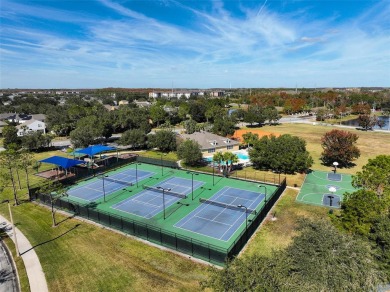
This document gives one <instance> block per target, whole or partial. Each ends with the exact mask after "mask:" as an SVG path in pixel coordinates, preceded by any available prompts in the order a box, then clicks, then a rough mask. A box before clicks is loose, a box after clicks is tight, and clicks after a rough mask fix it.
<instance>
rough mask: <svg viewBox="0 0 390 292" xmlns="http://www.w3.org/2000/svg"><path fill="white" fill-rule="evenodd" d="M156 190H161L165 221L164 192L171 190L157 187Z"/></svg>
mask: <svg viewBox="0 0 390 292" xmlns="http://www.w3.org/2000/svg"><path fill="white" fill-rule="evenodd" d="M157 188H158V189H160V190H162V194H163V209H164V220H165V192H169V191H170V190H171V189H164V188H163V187H157Z"/></svg>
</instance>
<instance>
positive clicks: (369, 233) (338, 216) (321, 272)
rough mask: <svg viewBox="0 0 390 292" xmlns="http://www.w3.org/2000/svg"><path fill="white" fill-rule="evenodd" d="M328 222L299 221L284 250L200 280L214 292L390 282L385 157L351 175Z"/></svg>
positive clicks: (389, 166)
mask: <svg viewBox="0 0 390 292" xmlns="http://www.w3.org/2000/svg"><path fill="white" fill-rule="evenodd" d="M352 184H353V186H354V187H355V188H359V189H358V190H357V191H356V192H353V193H350V194H346V195H345V197H344V200H343V201H342V203H341V208H340V210H339V211H334V212H330V213H329V219H330V220H326V219H322V220H321V219H313V220H309V219H301V220H300V221H299V222H298V228H297V229H296V232H295V233H296V235H295V236H294V237H293V239H292V241H291V243H290V244H289V245H288V246H287V248H286V249H283V250H279V251H273V252H272V253H271V255H269V256H263V255H259V254H251V255H243V256H241V257H239V258H236V259H234V260H233V261H230V262H228V263H227V265H226V268H225V269H223V270H219V269H215V268H211V269H210V276H209V278H208V279H207V280H205V281H203V282H202V286H203V287H204V288H211V289H213V290H214V291H378V289H379V287H380V286H381V285H386V284H388V283H389V282H390V156H389V155H379V156H377V157H376V158H374V159H370V160H369V162H368V163H367V164H366V165H365V166H364V167H363V170H362V171H361V172H358V173H357V174H356V175H355V176H353V182H352Z"/></svg>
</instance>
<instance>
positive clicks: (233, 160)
mask: <svg viewBox="0 0 390 292" xmlns="http://www.w3.org/2000/svg"><path fill="white" fill-rule="evenodd" d="M223 160H224V161H225V162H226V170H227V172H228V173H229V172H230V171H231V170H232V166H233V163H237V162H238V156H237V155H236V154H234V153H232V152H229V151H228V152H225V153H224V154H223ZM229 161H230V165H229Z"/></svg>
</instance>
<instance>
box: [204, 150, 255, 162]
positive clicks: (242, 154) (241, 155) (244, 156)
mask: <svg viewBox="0 0 390 292" xmlns="http://www.w3.org/2000/svg"><path fill="white" fill-rule="evenodd" d="M232 153H233V154H236V155H237V156H238V159H239V161H238V162H240V163H248V162H249V161H250V159H249V154H248V151H247V150H240V151H234V152H232ZM204 159H206V160H207V161H209V162H212V161H213V157H212V156H207V157H205V158H204ZM229 163H230V161H229Z"/></svg>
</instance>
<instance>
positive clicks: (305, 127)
mask: <svg viewBox="0 0 390 292" xmlns="http://www.w3.org/2000/svg"><path fill="white" fill-rule="evenodd" d="M262 129H264V130H265V131H269V132H275V133H280V134H291V135H294V136H298V137H301V138H303V139H304V140H305V141H306V143H307V150H308V151H309V152H310V154H311V156H312V157H313V160H314V165H313V166H312V168H313V169H316V170H324V171H327V170H329V169H331V167H328V166H324V165H322V164H321V161H320V157H321V153H322V147H321V138H322V137H323V136H324V134H325V133H327V132H329V131H331V130H333V129H338V130H345V131H349V132H351V133H354V134H357V135H358V136H359V139H358V140H357V143H356V145H357V147H358V148H359V149H360V151H361V155H360V157H359V158H358V159H357V160H355V161H354V163H355V164H356V165H355V166H354V167H352V168H342V169H339V171H340V172H341V173H349V174H354V173H356V172H357V171H360V170H361V169H362V167H363V166H364V165H365V164H367V162H368V159H369V158H374V157H376V156H378V155H380V154H387V155H390V147H389V145H390V133H383V132H375V131H359V130H356V129H349V128H348V129H347V128H336V127H327V126H313V125H309V124H281V125H278V126H264V127H262Z"/></svg>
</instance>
